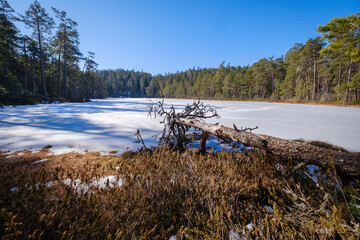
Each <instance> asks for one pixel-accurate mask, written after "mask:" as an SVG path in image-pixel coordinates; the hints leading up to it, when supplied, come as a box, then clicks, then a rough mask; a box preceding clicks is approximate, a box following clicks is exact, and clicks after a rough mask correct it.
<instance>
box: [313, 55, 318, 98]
mask: <svg viewBox="0 0 360 240" xmlns="http://www.w3.org/2000/svg"><path fill="white" fill-rule="evenodd" d="M316 92H317V83H316V50H315V49H314V85H313V94H312V100H315V98H316Z"/></svg>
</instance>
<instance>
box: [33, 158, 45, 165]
mask: <svg viewBox="0 0 360 240" xmlns="http://www.w3.org/2000/svg"><path fill="white" fill-rule="evenodd" d="M48 160H49V159H48V158H45V159H41V160H39V161H36V162H33V163H32V164H31V165H34V164H38V163H42V162H46V161H48Z"/></svg>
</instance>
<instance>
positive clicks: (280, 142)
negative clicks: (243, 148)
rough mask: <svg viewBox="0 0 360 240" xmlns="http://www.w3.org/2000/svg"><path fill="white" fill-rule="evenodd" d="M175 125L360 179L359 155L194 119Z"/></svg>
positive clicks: (181, 119)
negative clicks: (332, 166)
mask: <svg viewBox="0 0 360 240" xmlns="http://www.w3.org/2000/svg"><path fill="white" fill-rule="evenodd" d="M174 121H175V122H176V124H179V125H183V126H188V127H194V128H198V129H201V130H203V131H205V132H208V133H211V134H213V135H215V136H219V137H224V138H227V139H230V140H232V141H234V142H241V143H243V144H245V145H248V146H251V147H255V148H259V149H262V150H265V151H266V152H268V153H271V154H273V155H275V156H280V157H284V158H287V159H292V160H296V161H300V162H305V163H307V164H314V165H318V166H325V165H327V164H333V165H334V166H335V169H336V170H337V172H338V173H339V174H341V175H347V176H352V177H355V176H360V154H359V153H349V152H343V151H337V150H334V149H328V148H324V147H319V146H316V145H313V144H310V143H308V142H304V141H296V140H286V139H281V138H276V137H272V136H267V135H261V134H254V133H251V132H247V131H241V130H238V129H233V128H229V127H224V126H219V125H215V124H208V123H203V122H199V121H196V120H192V119H185V118H180V119H174Z"/></svg>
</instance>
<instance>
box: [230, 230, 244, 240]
mask: <svg viewBox="0 0 360 240" xmlns="http://www.w3.org/2000/svg"><path fill="white" fill-rule="evenodd" d="M229 240H244V238H243V237H241V236H240V234H239V233H238V232H236V231H235V230H232V229H231V230H230V231H229Z"/></svg>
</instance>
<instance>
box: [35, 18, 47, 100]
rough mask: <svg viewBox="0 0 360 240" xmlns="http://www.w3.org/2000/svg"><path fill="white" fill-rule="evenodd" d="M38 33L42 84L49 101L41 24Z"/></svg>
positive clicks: (38, 26)
mask: <svg viewBox="0 0 360 240" xmlns="http://www.w3.org/2000/svg"><path fill="white" fill-rule="evenodd" d="M37 31H38V40H39V50H40V65H41V80H42V84H43V90H44V97H45V100H46V99H47V93H46V83H45V71H44V60H43V52H42V46H41V32H40V25H39V23H38V24H37Z"/></svg>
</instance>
